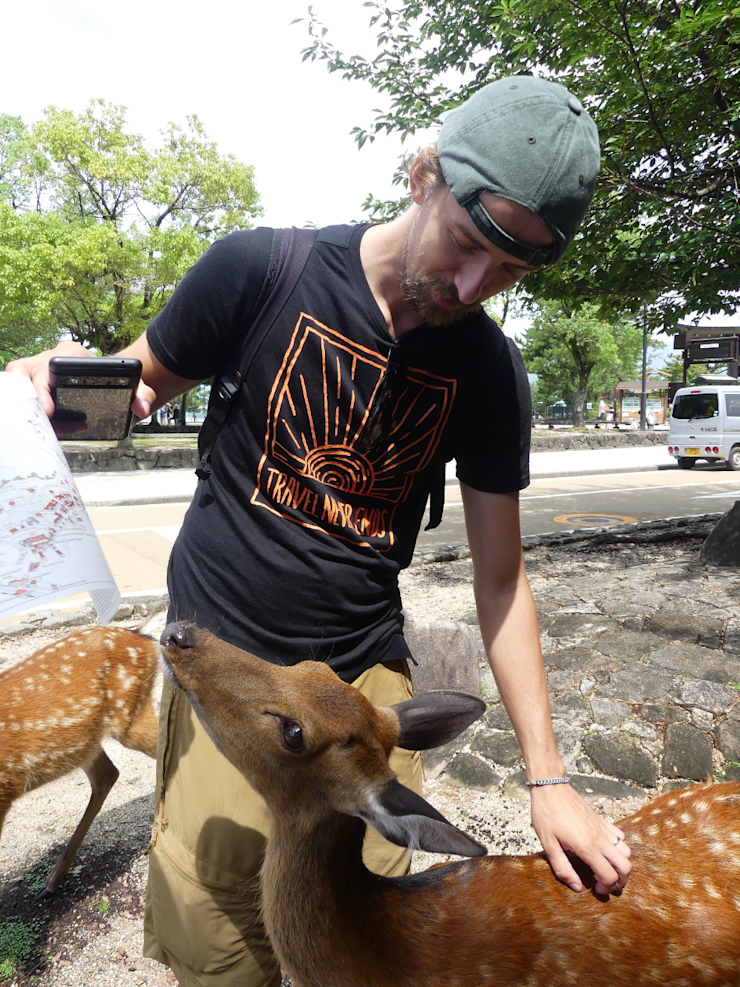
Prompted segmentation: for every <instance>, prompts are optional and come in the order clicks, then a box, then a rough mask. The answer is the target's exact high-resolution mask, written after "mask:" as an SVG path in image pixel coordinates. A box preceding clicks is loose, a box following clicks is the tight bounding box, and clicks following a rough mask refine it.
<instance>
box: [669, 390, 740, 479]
mask: <svg viewBox="0 0 740 987" xmlns="http://www.w3.org/2000/svg"><path fill="white" fill-rule="evenodd" d="M668 452H669V453H670V454H671V455H672V456H675V457H676V458H677V459H678V465H679V466H680V467H681V469H685V470H690V469H691V467H692V466H693V465H694V463H695V462H696V461H697V459H706V460H708V461H709V462H710V463H714V462H717V461H718V460H720V459H722V460H724V461H725V463H726V464H727V469H730V470H740V386H738V385H734V386H729V387H720V386H716V385H715V386H711V387H709V386H697V387H682V388H680V390H678V391H676V396H675V397H674V399H673V404H672V405H671V428H670V432H669V433H668Z"/></svg>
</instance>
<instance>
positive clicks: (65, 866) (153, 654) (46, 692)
mask: <svg viewBox="0 0 740 987" xmlns="http://www.w3.org/2000/svg"><path fill="white" fill-rule="evenodd" d="M163 623H164V617H163V615H161V614H157V615H155V616H154V617H151V618H149V619H148V620H147V621H145V622H144V623H143V624H141V625H140V626H139V627H138V628H137V629H136V630H126V629H124V628H111V627H95V628H90V629H88V630H79V631H74V632H73V633H71V634H68V635H67V636H66V637H64V638H62V639H61V640H59V641H57V642H56V643H54V644H49V645H47V646H46V647H45V648H41V649H40V650H39V651H36V652H35V653H34V654H32V655H31V656H30V657H29V658H26V659H24V660H23V661H21V662H19V663H18V664H17V665H14V666H13V667H12V668H9V669H7V670H6V671H4V672H2V673H0V833H1V832H2V826H3V822H4V820H5V816H6V814H7V812H8V809H9V808H10V806H11V805H12V804H13V802H14V801H15V800H16V799H17V798H19V797H20V796H21V795H23V794H24V793H25V792H31V791H33V790H34V789H35V788H39V787H40V786H41V785H45V784H46V783H47V782H50V781H55V780H56V779H57V778H61V777H62V775H65V774H67V773H68V772H70V771H72V770H73V769H74V768H82V770H83V771H84V772H85V774H86V775H87V777H88V779H89V781H90V786H91V788H92V793H91V795H90V801H89V803H88V805H87V808H86V810H85V814H84V815H83V817H82V819H81V820H80V822H79V825H78V826H77V828H76V830H75V831H74V833H73V834H72V838H71V839H70V841H69V843H68V844H67V846H66V847H65V849H64V852H63V853H62V855H61V856H60V857H59V860H58V861H57V863H56V865H55V867H54V869H53V870H52V872H51V874H50V875H49V877H48V879H47V881H46V884H45V886H44V888H43V890H42V891H41V892H40V894H39V896H38V897H39V898H46V897H48V896H49V895H51V894H53V893H54V892H55V891H56V890H57V888H58V887H59V885H60V884H61V882H62V880H63V878H64V876H65V875H66V873H67V871H68V870H69V868H70V865H71V863H72V860H73V859H74V856H75V854H76V853H77V851H78V849H79V847H80V844H81V843H82V841H83V839H84V838H85V834H86V833H87V831H88V829H89V828H90V825H91V823H92V822H93V820H94V819H95V817H96V816H97V814H98V813H99V812H100V809H101V808H102V806H103V803H104V802H105V799H106V798H107V796H108V793H109V792H110V790H111V788H112V787H113V785H114V784H115V782H116V779H117V778H118V769H117V768H116V766H115V765H114V764H113V762H112V761H111V760H110V758H109V757H108V755H107V754H106V753H105V751H104V750H103V746H102V745H103V741H104V740H105V739H106V738H108V737H111V738H113V739H114V740H118V741H120V743H122V744H123V745H124V747H130V748H132V749H133V750H137V751H142V752H143V753H144V754H148V755H149V756H150V757H156V753H157V706H158V702H159V693H160V691H161V690H160V689H159V688H157V683H158V682H159V683H161V676H160V675H159V643H158V641H157V640H156V638H154V637H152V636H151V635H152V634H158V633H159V632H160V631H161V629H162V625H163Z"/></svg>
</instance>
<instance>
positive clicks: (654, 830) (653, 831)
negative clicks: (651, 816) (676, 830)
mask: <svg viewBox="0 0 740 987" xmlns="http://www.w3.org/2000/svg"><path fill="white" fill-rule="evenodd" d="M659 832H660V827H659V826H654V825H653V826H648V836H657V835H658V833H659Z"/></svg>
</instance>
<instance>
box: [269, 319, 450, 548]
mask: <svg viewBox="0 0 740 987" xmlns="http://www.w3.org/2000/svg"><path fill="white" fill-rule="evenodd" d="M386 365H387V361H386V358H385V357H384V356H382V355H381V354H379V353H377V352H376V351H375V350H371V349H368V348H367V347H364V346H361V345H359V344H358V343H355V342H353V341H352V340H350V339H348V338H347V337H345V336H343V335H341V334H340V333H338V332H336V331H335V330H333V329H330V328H328V327H327V326H324V325H322V324H321V323H320V322H318V321H317V320H315V319H313V318H312V317H311V316H308V315H306V314H304V313H302V314H301V316H300V318H299V320H298V323H297V324H296V327H295V329H294V331H293V335H292V337H291V340H290V344H289V346H288V349H287V352H286V354H285V357H284V359H283V362H282V365H281V367H280V369H279V371H278V374H277V376H276V378H275V381H274V383H273V385H272V388H271V391H270V397H269V402H268V414H267V431H266V434H265V445H264V452H263V454H262V457H261V459H260V463H259V467H258V470H257V484H256V487H255V490H254V493H253V495H252V498H251V499H252V503H253V504H256V505H258V506H260V507H264V508H266V509H267V510H270V511H272V512H273V513H275V514H278V515H280V516H281V517H284V518H286V519H287V520H290V521H293V522H295V523H297V524H301V525H304V526H308V527H311V528H318V529H319V530H321V531H324V532H326V533H327V534H329V535H332V536H335V537H338V538H344V539H346V540H348V541H352V542H354V543H356V544H359V545H364V546H371V547H373V548H375V549H377V550H378V551H381V552H383V551H388V550H389V549H390V548H391V547H392V546H393V545H394V544H395V540H396V539H395V535H394V531H393V523H394V516H395V512H396V509H397V507H398V505H399V504H400V503H402V502H403V501H404V500H405V499H406V497H407V496H408V493H409V490H410V489H411V485H412V483H413V481H414V477H415V475H416V474H417V473H418V472H419V471H420V470H422V469H424V468H425V467H426V466H428V465H429V464H430V462H431V460H432V457H433V456H434V453H435V450H436V449H437V446H438V444H439V441H440V438H441V436H442V432H443V429H444V426H445V424H446V422H447V419H448V418H449V414H450V411H451V408H452V404H453V402H454V398H455V390H456V381H455V380H453V379H448V378H445V377H440V376H436V375H434V374H430V373H427V372H426V371H423V370H418V369H415V368H413V367H406V368H405V370H404V373H403V376H402V380H401V381H400V382H399V383H398V384H397V386H396V387H394V392H393V396H392V400H393V415H392V419H393V426H392V428H391V429H390V430H389V432H388V435H387V436H385V437H384V439H383V440H382V441H380V442H378V443H377V444H376V445H374V446H373V447H372V448H371V449H370V450H368V451H365V452H363V451H360V448H358V446H359V444H360V443H359V442H358V440H359V438H360V436H361V434H362V430H363V427H364V426H365V425H366V423H367V420H368V416H369V415H370V413H371V411H372V409H373V406H374V404H375V402H377V401H379V400H380V397H381V393H382V389H383V387H382V384H383V378H384V375H385V372H386ZM317 368H320V381H321V383H320V385H319V386H317V385H316V381H317V380H318V377H317ZM311 382H313V384H312V383H311Z"/></svg>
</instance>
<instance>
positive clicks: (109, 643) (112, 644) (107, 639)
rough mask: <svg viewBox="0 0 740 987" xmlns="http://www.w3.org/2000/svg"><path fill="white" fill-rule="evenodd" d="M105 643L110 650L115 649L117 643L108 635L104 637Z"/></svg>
mask: <svg viewBox="0 0 740 987" xmlns="http://www.w3.org/2000/svg"><path fill="white" fill-rule="evenodd" d="M103 644H104V645H105V646H106V648H108V649H109V650H110V651H112V650H113V649H114V648H115V644H114V643H113V641H111V639H110V638H109V637H106V638H103Z"/></svg>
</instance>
